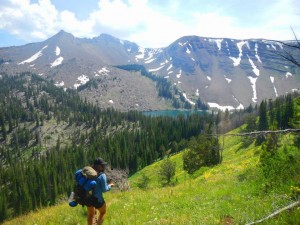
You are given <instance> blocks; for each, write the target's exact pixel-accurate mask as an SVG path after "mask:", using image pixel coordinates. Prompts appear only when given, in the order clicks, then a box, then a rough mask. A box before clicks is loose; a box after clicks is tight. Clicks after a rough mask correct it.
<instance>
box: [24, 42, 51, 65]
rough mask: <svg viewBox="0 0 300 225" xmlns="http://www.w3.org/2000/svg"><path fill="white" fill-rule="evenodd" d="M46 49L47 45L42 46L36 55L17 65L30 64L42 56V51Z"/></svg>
mask: <svg viewBox="0 0 300 225" xmlns="http://www.w3.org/2000/svg"><path fill="white" fill-rule="evenodd" d="M47 47H48V45H46V46H44V47H43V48H42V49H41V50H40V51H38V52H37V53H35V54H34V55H32V56H31V57H30V58H28V59H26V60H24V61H23V62H20V63H19V65H21V64H25V63H31V62H33V61H35V60H37V59H38V58H39V57H41V56H42V55H43V50H44V49H45V48H47Z"/></svg>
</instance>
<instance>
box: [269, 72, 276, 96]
mask: <svg viewBox="0 0 300 225" xmlns="http://www.w3.org/2000/svg"><path fill="white" fill-rule="evenodd" d="M270 80H271V82H272V84H273V87H274V92H275V95H276V97H278V93H277V89H276V87H275V84H274V77H272V76H270Z"/></svg>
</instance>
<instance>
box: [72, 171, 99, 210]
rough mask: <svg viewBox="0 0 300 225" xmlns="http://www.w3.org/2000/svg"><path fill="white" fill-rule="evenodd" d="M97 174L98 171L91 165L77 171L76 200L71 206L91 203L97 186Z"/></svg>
mask: <svg viewBox="0 0 300 225" xmlns="http://www.w3.org/2000/svg"><path fill="white" fill-rule="evenodd" d="M97 176H98V174H97V172H96V171H95V170H94V169H93V168H92V167H90V166H86V167H84V168H83V169H80V170H77V171H76V173H75V180H76V185H75V189H74V194H75V195H74V201H73V202H70V203H69V205H70V206H72V207H74V206H77V204H80V205H82V206H85V205H88V206H89V205H91V200H92V192H93V189H94V188H95V186H96V179H97Z"/></svg>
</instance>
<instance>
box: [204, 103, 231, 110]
mask: <svg viewBox="0 0 300 225" xmlns="http://www.w3.org/2000/svg"><path fill="white" fill-rule="evenodd" d="M207 104H208V105H209V107H210V108H217V109H220V110H221V111H225V110H226V109H228V110H234V107H233V106H229V105H228V106H221V105H219V104H218V103H214V102H208V103H207Z"/></svg>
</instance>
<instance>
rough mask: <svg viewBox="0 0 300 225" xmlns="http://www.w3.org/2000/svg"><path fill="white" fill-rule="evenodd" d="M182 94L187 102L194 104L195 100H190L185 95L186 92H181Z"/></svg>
mask: <svg viewBox="0 0 300 225" xmlns="http://www.w3.org/2000/svg"><path fill="white" fill-rule="evenodd" d="M182 95H183V97H184V98H185V100H186V101H187V102H188V103H190V104H191V105H196V103H195V102H193V101H191V100H190V99H189V98H188V97H187V95H186V93H182Z"/></svg>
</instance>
